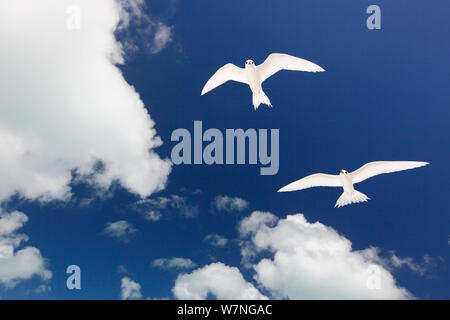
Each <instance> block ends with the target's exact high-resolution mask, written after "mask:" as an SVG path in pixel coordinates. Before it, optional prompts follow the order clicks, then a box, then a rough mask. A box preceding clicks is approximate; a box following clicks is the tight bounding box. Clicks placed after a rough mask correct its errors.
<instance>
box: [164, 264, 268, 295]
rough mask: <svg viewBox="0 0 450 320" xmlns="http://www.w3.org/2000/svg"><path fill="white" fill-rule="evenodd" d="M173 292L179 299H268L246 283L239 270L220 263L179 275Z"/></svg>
mask: <svg viewBox="0 0 450 320" xmlns="http://www.w3.org/2000/svg"><path fill="white" fill-rule="evenodd" d="M172 292H173V294H174V296H175V298H177V299H192V300H204V299H206V298H207V297H208V295H209V294H212V295H214V296H215V297H216V298H217V299H227V300H228V299H229V300H261V299H267V297H266V296H265V295H263V294H261V292H259V291H258V289H256V288H255V287H254V286H253V285H252V284H251V283H249V282H247V281H245V279H244V277H243V276H242V274H241V272H240V271H239V269H238V268H235V267H229V266H227V265H225V264H223V263H219V262H218V263H211V264H209V265H206V266H204V267H203V268H199V269H196V270H194V271H192V272H191V273H189V274H181V275H179V276H178V278H177V280H176V281H175V286H174V287H173V289H172Z"/></svg>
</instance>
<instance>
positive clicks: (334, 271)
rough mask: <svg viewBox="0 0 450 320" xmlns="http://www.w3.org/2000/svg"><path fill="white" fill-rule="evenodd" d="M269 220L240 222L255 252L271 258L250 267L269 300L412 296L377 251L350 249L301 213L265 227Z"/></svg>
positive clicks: (340, 238) (256, 216)
mask: <svg viewBox="0 0 450 320" xmlns="http://www.w3.org/2000/svg"><path fill="white" fill-rule="evenodd" d="M262 216H264V217H265V218H264V219H262V218H261V217H262ZM251 221H253V223H251ZM261 221H263V222H262V223H261ZM274 221H275V218H274V217H270V214H269V213H266V214H264V215H262V214H261V213H260V212H254V213H253V214H252V215H251V216H250V217H248V218H246V219H244V220H243V221H242V222H241V224H240V230H243V231H244V232H242V234H243V235H247V236H250V238H251V240H250V243H251V246H253V247H254V250H255V251H256V252H262V251H268V252H271V253H272V254H273V258H264V259H262V260H260V261H259V262H258V263H256V264H255V265H254V266H253V268H254V270H255V272H256V274H255V275H254V279H255V281H256V282H257V283H258V284H259V285H260V286H262V287H264V288H265V289H266V290H268V291H269V292H270V293H271V294H272V296H273V297H274V298H289V299H408V298H412V295H411V293H410V292H408V291H407V290H406V289H404V288H402V287H400V286H398V285H397V284H396V282H395V279H394V277H393V276H392V274H391V273H390V272H389V270H388V269H387V268H385V267H384V266H383V265H382V264H381V263H380V261H382V258H381V257H379V255H378V251H377V249H375V248H373V247H370V248H367V249H365V250H353V249H352V244H351V242H350V241H349V240H348V239H347V238H345V237H344V236H342V235H340V234H338V233H337V232H336V231H335V230H334V229H333V228H331V227H328V226H325V225H323V224H322V223H320V222H315V223H310V222H308V221H307V220H306V219H305V217H304V216H303V215H302V214H296V215H289V216H287V217H286V219H281V220H278V223H277V224H276V225H275V226H270V224H273V223H274Z"/></svg>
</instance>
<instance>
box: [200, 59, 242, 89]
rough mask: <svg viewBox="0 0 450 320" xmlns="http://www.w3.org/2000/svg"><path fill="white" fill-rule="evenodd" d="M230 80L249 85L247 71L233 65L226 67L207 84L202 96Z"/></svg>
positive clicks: (217, 72)
mask: <svg viewBox="0 0 450 320" xmlns="http://www.w3.org/2000/svg"><path fill="white" fill-rule="evenodd" d="M230 80H232V81H237V82H242V83H246V84H248V78H247V74H246V73H245V69H243V68H239V67H237V66H235V65H234V64H232V63H228V64H226V65H224V66H223V67H222V68H220V69H219V70H217V71H216V73H214V75H213V76H212V77H211V78H210V79H209V80H208V82H206V84H205V86H204V87H203V90H202V95H204V94H205V93H207V92H209V91H211V90H212V89H214V88H216V87H218V86H220V85H221V84H224V83H225V82H227V81H230Z"/></svg>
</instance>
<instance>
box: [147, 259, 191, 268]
mask: <svg viewBox="0 0 450 320" xmlns="http://www.w3.org/2000/svg"><path fill="white" fill-rule="evenodd" d="M152 266H153V267H156V268H161V269H189V268H193V267H195V266H196V264H195V263H193V262H192V260H191V259H186V258H178V257H173V258H169V259H167V258H158V259H155V260H153V262H152Z"/></svg>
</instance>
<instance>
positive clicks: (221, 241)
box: [205, 233, 228, 247]
mask: <svg viewBox="0 0 450 320" xmlns="http://www.w3.org/2000/svg"><path fill="white" fill-rule="evenodd" d="M205 241H209V242H210V243H211V245H213V246H214V247H224V246H226V244H227V243H228V239H227V238H225V237H223V236H221V235H218V234H215V233H212V234H208V235H207V236H206V237H205Z"/></svg>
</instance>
